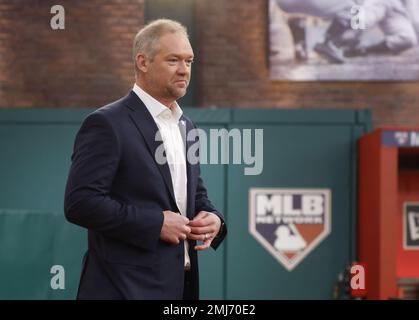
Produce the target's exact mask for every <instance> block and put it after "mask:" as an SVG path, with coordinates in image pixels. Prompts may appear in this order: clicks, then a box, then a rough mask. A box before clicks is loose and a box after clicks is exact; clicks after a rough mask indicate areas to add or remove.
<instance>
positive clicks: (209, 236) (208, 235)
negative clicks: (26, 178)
mask: <svg viewBox="0 0 419 320" xmlns="http://www.w3.org/2000/svg"><path fill="white" fill-rule="evenodd" d="M188 238H189V239H191V240H200V241H205V240H209V239H212V238H213V235H212V234H211V233H206V236H205V233H204V234H196V233H190V234H189V235H188Z"/></svg>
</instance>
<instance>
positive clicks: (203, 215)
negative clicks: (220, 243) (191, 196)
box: [188, 211, 221, 251]
mask: <svg viewBox="0 0 419 320" xmlns="http://www.w3.org/2000/svg"><path fill="white" fill-rule="evenodd" d="M188 226H189V227H191V232H190V233H189V235H188V238H189V239H192V240H201V241H204V243H203V244H202V245H197V246H195V250H198V251H201V250H206V249H208V248H209V246H210V245H211V242H212V240H213V239H214V238H215V236H216V235H217V234H218V232H219V231H220V227H221V219H220V218H219V217H218V216H217V215H216V214H215V213H212V212H208V211H200V212H199V213H198V214H197V215H196V216H195V218H194V219H193V220H192V221H189V224H188Z"/></svg>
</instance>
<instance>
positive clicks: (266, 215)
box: [249, 188, 331, 271]
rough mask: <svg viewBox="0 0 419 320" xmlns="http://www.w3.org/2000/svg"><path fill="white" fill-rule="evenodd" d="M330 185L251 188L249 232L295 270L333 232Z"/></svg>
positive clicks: (289, 268)
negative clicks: (322, 187) (308, 187)
mask: <svg viewBox="0 0 419 320" xmlns="http://www.w3.org/2000/svg"><path fill="white" fill-rule="evenodd" d="M330 194H331V191H330V190H329V189H279V188H278V189H261V188H252V189H250V191H249V232H250V233H251V234H252V235H253V237H255V239H256V240H257V241H258V242H259V243H260V244H261V245H262V246H263V247H264V248H265V249H266V250H267V251H268V252H269V253H271V254H272V256H273V257H275V258H276V259H277V260H278V262H279V263H281V264H282V265H283V266H284V267H285V268H286V269H287V270H288V271H292V270H293V269H294V268H295V267H296V266H297V265H298V264H299V263H300V262H301V261H302V260H303V259H304V258H305V257H306V256H307V255H308V254H309V253H310V252H311V251H312V250H313V249H314V248H315V247H316V246H317V245H318V244H319V243H320V242H321V241H322V240H323V239H324V238H325V237H326V236H327V235H328V234H329V233H330V232H331V213H330V208H331V195H330Z"/></svg>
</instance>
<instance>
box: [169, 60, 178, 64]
mask: <svg viewBox="0 0 419 320" xmlns="http://www.w3.org/2000/svg"><path fill="white" fill-rule="evenodd" d="M168 61H169V63H176V62H177V59H169V60H168Z"/></svg>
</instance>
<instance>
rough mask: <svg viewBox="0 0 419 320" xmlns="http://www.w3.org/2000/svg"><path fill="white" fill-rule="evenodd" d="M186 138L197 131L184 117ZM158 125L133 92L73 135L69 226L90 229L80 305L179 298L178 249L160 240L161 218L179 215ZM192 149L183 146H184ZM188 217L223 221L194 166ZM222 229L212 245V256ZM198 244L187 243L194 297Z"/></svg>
mask: <svg viewBox="0 0 419 320" xmlns="http://www.w3.org/2000/svg"><path fill="white" fill-rule="evenodd" d="M181 120H184V123H186V134H187V132H189V130H191V129H193V128H194V127H195V126H194V124H193V123H192V122H191V120H190V119H188V118H187V117H185V116H182V119H181ZM157 131H158V128H157V125H156V123H155V122H154V120H153V118H152V116H151V114H150V113H149V111H148V110H147V108H146V107H145V105H144V104H143V102H142V101H141V99H139V98H138V96H137V95H136V94H135V93H134V92H132V91H131V92H130V93H129V94H128V95H127V96H125V97H123V98H122V99H120V100H118V101H116V102H113V103H111V104H109V105H107V106H104V107H102V108H100V109H98V110H96V111H95V112H93V113H91V114H90V115H89V116H88V117H87V118H86V119H85V120H84V122H83V124H82V126H81V128H80V130H79V132H78V133H77V136H76V140H75V144H74V152H73V155H72V157H71V159H72V164H71V168H70V172H69V176H68V180H67V186H66V191H65V203H64V211H65V216H66V218H67V220H68V221H70V222H72V223H75V224H77V225H79V226H82V227H85V228H87V229H88V251H87V252H86V254H85V256H84V258H83V266H82V273H81V277H80V284H79V290H78V295H77V297H78V298H79V299H182V297H183V286H184V267H183V265H184V245H183V242H181V243H180V244H179V245H173V244H169V243H167V242H164V241H162V240H160V238H159V237H160V231H161V227H162V225H163V213H162V212H163V211H164V210H171V211H174V212H179V208H178V207H177V205H176V201H175V197H174V192H173V187H172V181H171V175H170V170H169V167H168V165H167V164H164V165H159V164H158V163H157V162H156V160H155V157H154V155H155V151H156V149H157V148H158V146H159V144H160V143H161V142H159V141H156V140H155V136H156V132H157ZM194 143H195V142H193V141H192V142H191V141H188V142H187V146H188V147H189V146H191V145H192V144H194ZM187 180H188V184H187V192H188V196H187V216H188V218H189V219H193V217H194V216H195V215H196V214H197V213H198V212H199V211H201V210H204V211H210V212H214V213H216V214H217V215H218V216H219V217H220V218H221V220H222V221H224V218H223V216H222V215H221V214H220V213H219V212H218V211H217V210H216V209H215V208H214V206H213V205H212V204H211V202H210V201H209V200H208V198H207V192H206V189H205V187H204V184H203V181H202V179H201V177H200V168H199V164H190V163H189V162H187ZM225 234H226V228H225V227H224V228H222V232H221V233H220V234H219V236H218V237H217V238H216V239H214V241H213V242H212V244H211V246H212V247H213V248H214V249H216V248H217V246H218V245H219V244H220V242H221V241H222V240H223V238H224V236H225ZM195 245H196V241H191V240H189V248H190V250H189V255H190V258H191V267H192V270H191V271H190V272H191V279H192V284H193V290H192V291H193V294H192V296H193V298H198V296H199V284H198V261H197V252H196V251H195V250H194V246H195Z"/></svg>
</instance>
